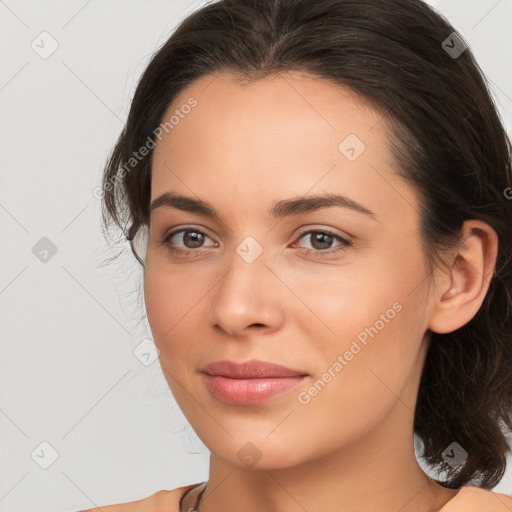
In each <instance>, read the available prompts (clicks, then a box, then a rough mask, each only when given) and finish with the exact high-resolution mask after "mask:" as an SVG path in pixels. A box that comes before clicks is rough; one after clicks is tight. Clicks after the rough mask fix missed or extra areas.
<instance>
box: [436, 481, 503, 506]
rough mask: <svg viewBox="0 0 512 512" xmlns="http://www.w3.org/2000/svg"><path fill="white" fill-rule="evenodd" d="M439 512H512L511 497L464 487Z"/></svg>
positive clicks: (477, 488)
mask: <svg viewBox="0 0 512 512" xmlns="http://www.w3.org/2000/svg"><path fill="white" fill-rule="evenodd" d="M440 512H512V497H511V496H509V495H508V494H502V493H498V492H493V491H490V490H487V489H482V488H479V487H473V486H465V487H463V488H462V489H461V491H460V492H459V493H458V494H457V495H456V496H455V497H454V498H453V499H452V500H450V501H449V502H448V503H447V504H446V505H445V506H444V507H443V508H442V509H441V511H440Z"/></svg>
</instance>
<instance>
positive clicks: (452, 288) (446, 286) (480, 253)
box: [428, 220, 498, 334]
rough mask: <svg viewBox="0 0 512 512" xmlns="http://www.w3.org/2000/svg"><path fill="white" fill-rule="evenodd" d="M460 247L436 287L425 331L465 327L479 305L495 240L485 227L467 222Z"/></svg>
mask: <svg viewBox="0 0 512 512" xmlns="http://www.w3.org/2000/svg"><path fill="white" fill-rule="evenodd" d="M462 229H463V231H464V233H465V235H464V239H463V242H462V244H461V247H460V248H459V249H458V251H457V252H456V254H455V256H454V257H452V259H451V265H450V269H449V273H448V275H447V276H445V278H444V279H443V280H442V283H441V284H439V285H437V286H438V293H437V294H436V299H435V300H436V302H435V304H434V308H433V310H432V314H431V318H430V323H429V326H428V328H429V329H430V330H431V331H433V332H437V333H440V334H441V333H449V332H453V331H455V330H457V329H459V328H460V327H462V326H463V325H465V324H467V323H468V322H469V321H470V320H471V319H472V318H473V317H474V316H475V315H476V313H477V312H478V310H479V309H480V306H481V305H482V303H483V301H484V299H485V296H486V294H487V291H488V289H489V285H490V281H491V278H492V276H493V271H494V266H495V264H496V258H497V254H498V237H497V235H496V232H495V231H494V229H493V228H491V227H490V226H489V225H488V224H486V223H484V222H481V221H477V220H471V221H466V222H465V223H464V226H463V228H462Z"/></svg>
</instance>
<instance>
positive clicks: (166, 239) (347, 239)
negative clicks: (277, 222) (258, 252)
mask: <svg viewBox="0 0 512 512" xmlns="http://www.w3.org/2000/svg"><path fill="white" fill-rule="evenodd" d="M187 231H192V232H197V233H200V234H202V235H205V236H206V237H207V238H210V240H213V238H212V237H210V236H209V235H208V233H207V232H205V231H208V230H206V228H202V227H201V228H200V229H199V228H197V227H196V226H181V227H178V228H175V229H174V228H173V229H171V230H170V231H169V232H168V233H166V234H165V235H164V236H163V240H162V241H161V242H160V244H161V245H168V247H169V249H170V250H172V251H174V252H176V253H182V254H183V253H186V254H189V253H194V252H196V253H199V252H201V251H204V249H205V248H207V247H211V246H207V247H204V246H201V247H196V248H186V247H172V246H171V244H170V240H171V238H172V237H173V236H175V235H177V234H179V233H184V232H187ZM313 233H323V234H327V235H329V236H331V237H332V238H334V239H335V240H337V241H338V245H336V246H334V248H329V249H325V250H320V249H309V248H308V247H299V248H298V249H299V250H300V251H301V252H303V253H307V254H311V255H313V256H320V257H322V256H326V257H327V256H332V255H334V254H337V253H338V252H340V251H344V250H345V249H347V248H349V247H351V246H352V245H353V240H352V237H351V236H347V235H344V236H343V235H340V234H338V233H336V232H335V231H334V230H333V229H332V228H322V227H309V228H307V229H303V230H302V231H301V232H300V233H298V234H297V235H296V236H295V241H294V242H293V243H292V247H293V246H296V245H297V243H298V241H299V240H301V239H302V238H304V237H306V236H308V235H311V234H313ZM213 241H214V243H215V244H216V246H217V247H218V245H219V244H218V242H216V241H215V240H213ZM160 244H159V245H160Z"/></svg>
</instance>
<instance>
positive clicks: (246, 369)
mask: <svg viewBox="0 0 512 512" xmlns="http://www.w3.org/2000/svg"><path fill="white" fill-rule="evenodd" d="M202 375H203V378H204V380H205V383H206V385H207V387H208V389H209V390H210V392H211V393H212V395H213V396H214V397H215V398H217V399H219V400H222V401H223V402H225V403H229V404H236V405H251V404H256V403H260V402H264V401H267V400H270V399H271V398H273V397H275V396H277V395H281V394H282V393H285V392H286V391H290V390H292V389H293V388H295V387H297V386H298V385H300V384H301V383H303V382H304V381H305V380H306V379H307V378H308V377H309V375H308V374H307V373H305V372H303V371H300V370H294V369H291V368H287V367H285V366H281V365H277V364H274V363H269V362H265V361H257V360H253V361H248V362H244V363H236V362H234V361H228V360H222V361H217V362H215V363H211V364H208V365H206V366H205V367H204V368H203V369H202Z"/></svg>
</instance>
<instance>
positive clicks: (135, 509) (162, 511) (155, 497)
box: [80, 484, 199, 512]
mask: <svg viewBox="0 0 512 512" xmlns="http://www.w3.org/2000/svg"><path fill="white" fill-rule="evenodd" d="M197 485H199V484H193V485H186V486H184V487H178V488H176V489H173V490H172V491H166V490H161V491H158V492H156V493H154V494H152V495H151V496H148V497H147V498H143V499H140V500H136V501H130V502H128V503H118V504H115V505H106V506H101V507H100V506H98V507H97V508H91V509H87V510H82V511H80V512H179V504H180V500H181V498H182V496H183V495H184V494H185V493H186V492H187V491H188V490H189V489H191V488H193V487H195V486H197Z"/></svg>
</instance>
